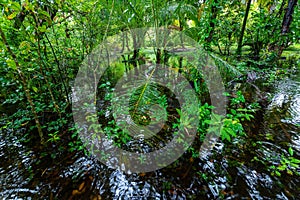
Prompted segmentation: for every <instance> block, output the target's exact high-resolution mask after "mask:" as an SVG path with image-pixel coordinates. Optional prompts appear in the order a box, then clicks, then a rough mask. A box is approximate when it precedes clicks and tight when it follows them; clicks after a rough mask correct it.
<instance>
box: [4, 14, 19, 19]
mask: <svg viewBox="0 0 300 200" xmlns="http://www.w3.org/2000/svg"><path fill="white" fill-rule="evenodd" d="M17 14H18V13H17V12H13V13H11V14H10V15H8V16H7V19H9V20H12V19H13V18H15V17H16V16H17Z"/></svg>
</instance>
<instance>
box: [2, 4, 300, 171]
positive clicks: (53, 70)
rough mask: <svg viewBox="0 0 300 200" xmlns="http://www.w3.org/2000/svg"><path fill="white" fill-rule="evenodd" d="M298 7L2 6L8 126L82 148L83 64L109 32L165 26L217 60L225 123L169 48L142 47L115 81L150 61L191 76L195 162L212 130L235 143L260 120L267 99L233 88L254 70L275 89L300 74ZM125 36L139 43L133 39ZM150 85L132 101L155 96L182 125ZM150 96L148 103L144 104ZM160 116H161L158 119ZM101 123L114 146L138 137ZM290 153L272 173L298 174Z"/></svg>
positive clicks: (46, 141)
mask: <svg viewBox="0 0 300 200" xmlns="http://www.w3.org/2000/svg"><path fill="white" fill-rule="evenodd" d="M299 6H300V5H299V4H297V1H295V0H288V1H286V0H280V1H271V0H267V1H259V0H258V1H250V0H247V1H237V0H204V1H170V0H161V1H154V0H153V1H141V0H133V1H127V0H124V1H115V0H107V1H101V0H92V1H84V0H79V1H74V0H64V1H60V0H51V1H50V0H2V1H1V3H0V8H1V9H0V10H1V13H0V15H1V16H0V23H1V24H0V35H1V39H0V54H1V57H0V65H1V68H0V80H1V83H0V103H1V104H0V112H1V115H2V116H1V121H2V122H1V124H2V129H6V130H12V131H13V132H17V131H19V130H22V131H21V132H22V138H21V139H20V140H22V141H23V142H29V143H33V144H36V143H38V142H40V143H41V144H42V146H45V147H46V146H48V147H49V146H51V145H56V144H57V145H58V146H60V145H61V146H62V148H65V147H63V144H65V143H66V142H67V144H68V147H67V150H68V151H70V152H72V151H75V150H82V149H84V147H83V144H82V143H81V141H80V140H79V139H78V138H77V131H76V128H75V127H74V124H73V118H72V109H71V107H72V105H71V104H72V99H71V98H72V95H71V94H72V85H73V82H74V80H75V77H76V75H77V72H78V70H79V67H80V64H81V62H82V61H83V60H84V58H85V57H86V56H87V55H88V54H89V53H91V52H92V50H93V49H94V48H95V47H96V46H97V45H98V44H99V43H101V42H102V41H103V40H105V39H106V38H108V37H109V36H113V35H115V34H118V33H121V32H123V31H126V30H130V29H133V28H140V27H165V28H167V29H169V30H177V31H181V32H183V33H185V34H186V35H187V36H189V37H191V38H192V39H194V40H195V41H196V42H197V43H198V44H199V45H200V46H201V47H203V48H204V49H205V50H207V51H208V52H209V54H210V55H211V57H212V58H214V61H215V63H216V64H217V66H218V68H219V70H220V71H221V74H222V78H223V81H224V84H225V85H226V87H227V88H229V89H228V92H226V94H224V95H226V96H227V97H228V99H229V101H228V107H227V115H226V116H225V117H224V118H221V116H218V115H211V113H212V110H213V109H214V108H213V107H212V106H211V105H210V101H209V100H208V92H207V88H206V85H205V84H204V83H203V77H202V74H201V73H199V72H197V71H196V70H195V69H194V66H192V65H189V64H187V63H186V60H184V59H182V58H180V57H179V56H171V55H168V53H167V52H164V51H161V54H160V55H158V54H153V53H152V54H151V53H150V54H148V53H147V52H146V50H145V49H137V51H134V52H131V54H130V55H124V57H123V58H124V60H122V61H120V62H116V63H114V65H115V66H114V68H113V70H112V72H111V73H112V74H113V77H115V78H119V77H121V76H122V75H123V74H124V73H126V72H127V71H128V70H129V69H135V68H137V67H139V66H140V65H141V64H143V63H145V62H150V61H151V62H154V63H155V62H156V63H164V64H168V65H171V66H172V67H174V68H176V69H177V71H178V72H180V73H182V74H184V76H185V77H186V78H187V79H188V81H189V82H190V83H191V85H192V87H193V88H194V89H195V91H196V93H197V95H198V97H199V99H200V103H199V106H198V107H197V108H190V109H197V110H199V113H200V116H199V119H200V124H199V127H198V135H197V139H198V140H197V142H198V143H197V142H196V144H195V145H193V146H192V147H191V148H190V149H189V152H188V153H190V154H191V155H193V157H194V158H196V157H197V156H199V155H198V153H199V152H197V151H196V150H195V149H196V148H197V145H198V144H199V143H201V142H202V141H203V137H204V136H205V134H206V133H210V132H216V131H217V132H220V135H221V139H222V140H223V141H224V142H225V143H227V144H230V143H231V142H232V141H233V140H234V138H236V137H243V136H245V134H246V131H245V130H244V128H243V124H245V123H249V122H246V121H251V120H253V118H254V116H255V113H256V112H257V111H258V110H259V109H261V108H263V107H264V106H265V104H264V103H266V101H267V100H268V99H267V97H262V96H259V95H258V96H259V98H257V99H251V100H249V99H248V100H247V99H246V97H244V95H243V93H242V92H241V91H239V88H238V86H237V84H236V83H238V82H249V84H252V83H251V80H253V79H255V74H253V73H251V72H250V71H255V72H257V73H261V74H264V75H266V76H268V77H269V83H265V84H271V83H273V81H274V80H275V79H276V78H280V75H281V74H284V73H285V72H286V71H285V70H287V69H289V68H299V65H300V62H299V55H297V54H293V53H289V54H288V53H286V52H285V50H286V49H288V48H289V49H290V50H291V49H293V48H294V49H295V48H299V41H300V31H299V29H300V9H299ZM125 37H129V38H130V39H131V40H135V39H136V38H135V36H134V35H127V36H125ZM125 43H126V42H125ZM125 43H124V46H126V44H125ZM124 46H123V47H124ZM124 48H125V47H124ZM183 49H184V47H183ZM279 67H280V68H281V69H280V70H279V69H278V68H279ZM109 76H110V75H108V77H109ZM114 81H115V80H114V78H113V79H107V80H105V81H103V82H102V83H100V84H99V94H100V97H101V98H103V99H104V100H105V102H106V101H111V100H112V99H110V96H109V95H107V94H109V91H110V90H111V89H112V87H113V86H114ZM143 87H146V86H143ZM143 87H141V88H140V91H137V93H136V94H134V95H133V96H132V99H131V101H132V105H136V104H137V103H138V104H139V105H146V104H147V102H148V101H147V98H149V99H152V100H153V99H155V100H154V102H152V104H159V105H161V106H162V107H163V108H164V109H165V110H167V112H168V113H171V115H173V116H174V118H173V121H172V123H171V124H169V126H170V127H171V128H172V129H173V130H175V133H176V130H178V129H179V128H180V127H178V124H179V123H178V121H177V120H178V119H179V118H180V116H181V113H180V111H176V107H175V108H174V109H173V110H172V109H171V108H169V107H168V97H165V96H164V95H163V94H162V91H159V90H155V89H153V90H151V88H150V90H144V89H143ZM254 87H256V86H254ZM144 91H146V92H145V96H146V97H144V100H143V101H140V98H139V97H140V95H141V94H142V95H144V94H143V92H144ZM149 91H150V92H149ZM151 97H152V98H151ZM152 104H149V105H148V104H147V105H146V106H148V107H150V106H151V105H152ZM105 105H106V106H104V107H103V109H107V110H109V109H110V105H107V104H105ZM131 112H133V114H132V116H134V117H133V118H135V119H134V120H135V121H137V122H138V123H140V124H143V123H144V124H147V123H148V121H147V120H149V119H148V118H147V117H148V116H147V115H145V113H143V111H142V110H139V111H137V110H131ZM99 116H100V117H103V118H104V117H105V113H99ZM99 116H98V117H99ZM156 117H157V118H159V117H163V116H159V114H157V116H156ZM186 120H188V119H186ZM219 122H221V123H222V126H221V128H220V126H209V125H213V124H214V123H219ZM103 123H104V124H105V125H106V129H105V131H106V132H107V134H108V135H109V136H110V137H111V138H114V141H115V142H116V145H118V146H122V145H126V143H127V142H128V141H130V139H131V137H130V136H129V135H127V134H126V133H124V132H123V131H121V130H120V127H118V125H117V124H116V123H115V122H114V120H113V119H112V118H108V119H106V120H104V121H103ZM214 127H215V128H214ZM90 130H92V127H90ZM287 149H288V150H289V157H288V158H286V157H284V156H283V157H282V159H281V163H282V164H281V165H278V166H268V169H269V171H270V172H272V173H273V174H275V175H278V176H279V175H280V174H281V172H282V171H287V172H288V173H289V174H293V173H297V171H296V169H297V167H299V166H298V164H299V160H297V159H295V158H294V157H293V150H292V148H291V147H287ZM52 156H53V157H55V156H56V155H52ZM266 165H267V164H266Z"/></svg>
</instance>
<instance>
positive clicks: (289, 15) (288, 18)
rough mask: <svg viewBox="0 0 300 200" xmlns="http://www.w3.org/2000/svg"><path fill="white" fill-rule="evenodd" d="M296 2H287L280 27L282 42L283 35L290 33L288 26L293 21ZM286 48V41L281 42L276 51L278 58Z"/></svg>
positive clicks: (290, 0)
mask: <svg viewBox="0 0 300 200" xmlns="http://www.w3.org/2000/svg"><path fill="white" fill-rule="evenodd" d="M297 1H298V0H289V4H288V7H287V9H286V11H285V14H284V17H283V21H282V26H281V36H283V38H282V39H283V40H284V37H285V35H286V34H288V33H289V32H290V25H291V23H292V21H293V13H294V8H295V7H296V5H297ZM287 46H288V41H287V40H285V41H283V42H282V44H281V45H280V47H279V49H278V53H277V55H278V58H280V57H281V54H282V52H283V50H284V48H286V47H287Z"/></svg>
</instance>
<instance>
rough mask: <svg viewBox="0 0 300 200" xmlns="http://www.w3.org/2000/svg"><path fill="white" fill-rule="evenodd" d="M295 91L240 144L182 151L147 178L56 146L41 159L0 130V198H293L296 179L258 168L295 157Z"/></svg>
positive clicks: (290, 85) (275, 103)
mask: <svg viewBox="0 0 300 200" xmlns="http://www.w3.org/2000/svg"><path fill="white" fill-rule="evenodd" d="M299 91H300V80H299V79H298V77H297V76H295V77H293V78H289V79H285V80H283V81H280V82H279V83H278V84H277V85H276V87H275V94H274V97H273V99H272V100H271V103H270V104H269V105H268V107H267V110H266V113H265V115H264V116H263V119H264V120H263V122H261V128H260V129H258V130H257V131H258V132H257V133H252V134H255V135H249V136H248V137H247V140H246V141H245V140H244V139H243V140H242V139H239V138H237V139H236V140H235V141H233V144H223V143H221V142H217V143H216V145H215V146H214V149H213V151H212V152H207V153H203V154H201V156H200V158H198V159H193V158H191V157H190V156H189V155H188V154H185V155H184V156H183V157H182V158H180V159H179V160H178V161H176V162H175V163H173V164H172V165H171V166H169V167H166V168H164V169H161V170H157V171H154V172H150V173H140V174H130V175H128V174H124V173H123V172H120V171H118V170H112V169H109V168H107V167H106V166H104V165H102V164H101V163H99V162H97V160H96V159H94V158H93V157H90V156H85V155H83V154H82V153H80V152H77V153H67V152H66V151H65V150H64V149H57V148H56V147H53V149H52V150H49V151H53V152H54V153H56V154H57V157H51V156H44V155H43V154H42V152H41V151H40V150H39V149H38V148H37V147H33V148H32V145H31V146H30V147H27V146H26V145H24V144H22V143H20V142H19V141H18V139H17V136H13V135H12V134H11V131H10V130H7V131H2V132H1V134H0V161H1V164H0V178H1V181H0V198H1V199H131V200H132V199H299V198H300V192H299V191H300V179H299V177H297V176H295V175H293V176H291V175H287V174H282V176H272V175H271V172H270V171H269V170H267V169H266V168H265V165H264V164H263V163H265V164H268V165H272V164H274V165H276V164H278V162H280V156H281V155H287V154H288V151H287V149H288V147H290V146H292V147H293V149H294V153H295V157H297V158H298V159H299V157H300V138H299V137H300V135H299V133H300V92H299ZM253 160H254V161H253ZM299 170H300V169H298V171H299ZM299 172H300V171H299Z"/></svg>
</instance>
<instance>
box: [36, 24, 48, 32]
mask: <svg viewBox="0 0 300 200" xmlns="http://www.w3.org/2000/svg"><path fill="white" fill-rule="evenodd" d="M38 29H39V31H40V32H42V33H44V32H46V31H47V27H46V26H45V25H43V26H40V27H39V28H38Z"/></svg>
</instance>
